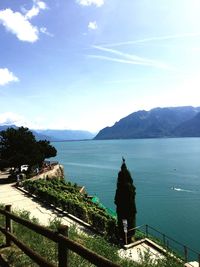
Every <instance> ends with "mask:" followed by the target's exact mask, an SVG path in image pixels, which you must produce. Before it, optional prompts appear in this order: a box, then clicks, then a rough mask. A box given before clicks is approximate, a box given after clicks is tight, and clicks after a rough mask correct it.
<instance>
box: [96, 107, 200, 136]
mask: <svg viewBox="0 0 200 267" xmlns="http://www.w3.org/2000/svg"><path fill="white" fill-rule="evenodd" d="M199 112H200V107H196V108H194V107H191V106H186V107H166V108H154V109H151V110H150V111H145V110H140V111H137V112H134V113H132V114H130V115H128V116H127V117H125V118H122V119H121V120H120V121H118V122H116V123H115V124H114V125H113V126H112V127H106V128H104V129H102V130H101V131H100V132H99V133H98V134H97V135H96V137H95V138H94V139H96V140H98V139H99V140H101V139H131V138H161V137H186V136H200V126H198V125H199V124H198V122H199V121H200V119H199V117H200V115H199ZM197 114H198V115H197ZM188 127H189V129H188ZM192 129H193V130H192Z"/></svg>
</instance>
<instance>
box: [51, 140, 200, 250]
mask: <svg viewBox="0 0 200 267" xmlns="http://www.w3.org/2000/svg"><path fill="white" fill-rule="evenodd" d="M53 145H54V146H55V147H56V148H57V150H58V156H57V157H56V159H57V160H58V161H59V162H60V163H61V164H63V165H64V168H65V176H66V179H67V180H70V181H73V182H76V183H77V184H80V185H84V186H86V189H87V192H88V193H89V194H91V195H95V194H96V195H97V196H98V197H99V198H100V200H101V202H102V203H103V204H104V205H105V206H107V207H109V208H112V209H115V205H114V202H113V200H114V195H115V190H116V180H117V174H118V171H119V169H120V167H121V162H122V160H121V159H122V156H123V157H125V159H126V164H127V167H128V169H129V170H130V172H131V174H132V178H133V180H134V184H135V186H136V193H137V196H136V204H137V210H138V213H137V225H140V224H149V225H151V226H153V227H155V228H156V229H158V230H160V231H161V232H164V233H166V234H167V235H169V236H170V237H173V238H174V239H176V240H178V241H180V242H182V243H184V244H186V245H188V246H190V247H191V248H193V249H195V250H197V251H200V138H171V139H136V140H109V141H107V140H106V141H77V142H55V143H53ZM173 187H174V189H175V190H173V189H172V188H173Z"/></svg>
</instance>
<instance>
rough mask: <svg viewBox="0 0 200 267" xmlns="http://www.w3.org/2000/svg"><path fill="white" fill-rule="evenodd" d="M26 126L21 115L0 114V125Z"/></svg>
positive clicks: (11, 113)
mask: <svg viewBox="0 0 200 267" xmlns="http://www.w3.org/2000/svg"><path fill="white" fill-rule="evenodd" d="M13 124H14V125H16V126H22V125H23V126H26V123H25V120H24V118H23V117H22V116H21V115H18V114H16V113H13V112H4V113H1V114H0V125H13Z"/></svg>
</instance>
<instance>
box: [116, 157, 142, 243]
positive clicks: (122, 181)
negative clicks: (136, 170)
mask: <svg viewBox="0 0 200 267" xmlns="http://www.w3.org/2000/svg"><path fill="white" fill-rule="evenodd" d="M122 160H123V162H122V165H121V170H120V171H119V173H118V179H117V189H116V194H115V205H116V211H117V221H118V230H119V238H120V239H121V240H123V241H124V242H125V233H124V227H123V221H122V220H127V226H128V235H127V236H128V239H127V241H128V243H130V242H131V238H132V237H133V236H134V234H135V230H134V229H133V228H135V222H136V213H137V210H136V205H135V194H136V193H135V189H136V188H135V186H134V184H133V179H132V177H131V174H130V172H129V170H128V169H127V167H126V163H125V159H124V158H122Z"/></svg>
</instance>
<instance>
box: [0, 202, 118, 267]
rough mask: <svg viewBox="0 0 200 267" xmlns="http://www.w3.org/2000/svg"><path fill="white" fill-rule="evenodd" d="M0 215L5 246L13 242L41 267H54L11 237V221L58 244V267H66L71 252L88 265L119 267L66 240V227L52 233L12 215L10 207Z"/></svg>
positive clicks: (7, 206)
mask: <svg viewBox="0 0 200 267" xmlns="http://www.w3.org/2000/svg"><path fill="white" fill-rule="evenodd" d="M0 214H2V215H3V216H5V227H2V226H0V231H1V232H2V233H3V234H4V235H5V237H6V246H11V243H12V242H13V243H14V244H15V245H16V246H17V247H18V248H20V249H21V250H22V251H23V252H24V253H25V254H26V255H27V256H29V257H30V258H31V259H32V260H33V261H34V262H35V263H37V264H38V265H39V266H42V267H55V266H56V265H54V264H52V263H50V262H48V261H47V260H46V259H45V258H43V257H42V256H41V255H39V254H38V253H37V252H35V251H33V250H32V249H31V248H30V247H28V246H27V245H26V244H24V243H23V242H22V241H20V240H19V239H18V238H17V237H16V236H14V235H13V231H12V221H15V222H16V223H19V224H20V225H23V226H25V227H27V228H28V229H31V230H32V231H35V232H36V233H38V234H40V235H42V236H44V237H46V238H48V239H50V240H52V241H54V242H55V243H57V244H58V266H59V267H67V266H68V260H69V259H68V251H69V250H71V251H73V252H75V253H77V254H78V255H80V256H81V257H82V258H84V259H86V260H88V261H89V262H90V263H92V264H94V265H96V266H99V267H120V265H118V264H115V263H113V262H111V261H110V260H108V259H106V258H104V257H102V256H100V255H98V254H96V253H94V252H93V251H91V250H89V249H87V248H85V247H84V246H82V245H80V244H78V243H77V242H75V241H72V240H71V239H69V238H68V227H67V226H66V225H61V226H60V227H58V231H57V232H56V231H52V230H50V229H48V228H45V227H43V226H41V225H38V224H35V223H32V222H30V221H28V220H25V219H22V218H20V217H18V216H16V215H14V214H13V213H11V205H6V206H5V209H0Z"/></svg>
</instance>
